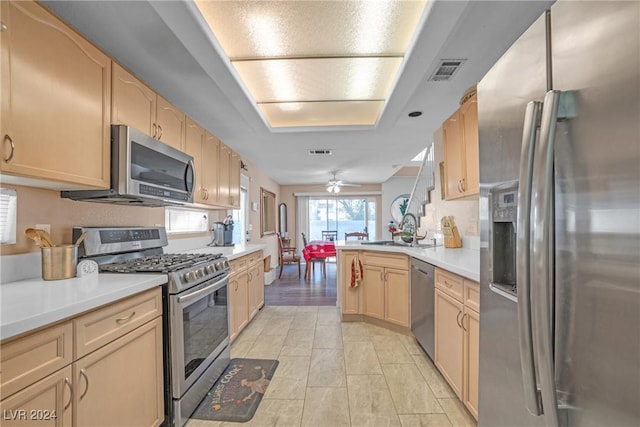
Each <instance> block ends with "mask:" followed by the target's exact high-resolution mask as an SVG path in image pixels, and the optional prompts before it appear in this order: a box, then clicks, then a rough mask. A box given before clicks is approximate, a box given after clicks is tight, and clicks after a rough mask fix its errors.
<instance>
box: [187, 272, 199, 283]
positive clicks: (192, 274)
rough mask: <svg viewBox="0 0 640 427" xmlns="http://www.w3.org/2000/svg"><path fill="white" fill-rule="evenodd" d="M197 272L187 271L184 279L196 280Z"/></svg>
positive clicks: (188, 280)
mask: <svg viewBox="0 0 640 427" xmlns="http://www.w3.org/2000/svg"><path fill="white" fill-rule="evenodd" d="M196 279H197V277H196V273H195V272H194V271H190V272H188V273H185V275H184V281H185V282H193V281H194V280H196Z"/></svg>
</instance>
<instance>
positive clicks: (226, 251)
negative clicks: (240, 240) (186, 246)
mask: <svg viewBox="0 0 640 427" xmlns="http://www.w3.org/2000/svg"><path fill="white" fill-rule="evenodd" d="M266 247H267V246H266V245H263V244H244V245H234V246H204V247H202V248H197V249H190V250H188V251H184V253H186V254H222V255H224V256H226V257H227V259H229V261H231V260H232V259H236V258H240V257H241V256H244V255H249V254H250V253H253V252H257V251H259V250H263V249H265V248H266Z"/></svg>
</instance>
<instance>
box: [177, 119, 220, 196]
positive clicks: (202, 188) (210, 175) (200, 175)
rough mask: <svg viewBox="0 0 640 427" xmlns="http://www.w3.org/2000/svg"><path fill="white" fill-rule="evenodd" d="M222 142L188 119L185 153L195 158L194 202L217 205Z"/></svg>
mask: <svg viewBox="0 0 640 427" xmlns="http://www.w3.org/2000/svg"><path fill="white" fill-rule="evenodd" d="M219 145H220V141H218V139H217V138H216V137H215V136H213V135H211V134H210V133H209V132H206V131H205V130H204V129H203V128H202V127H201V126H200V125H198V124H197V123H196V122H194V121H193V120H192V119H191V118H189V117H187V131H186V137H185V151H186V152H187V153H188V154H190V155H192V156H193V163H194V166H195V170H196V182H195V187H194V188H195V192H194V201H195V202H196V203H203V204H206V205H215V204H216V203H217V194H218V176H217V174H216V170H217V168H218V149H219Z"/></svg>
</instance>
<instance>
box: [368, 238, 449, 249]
mask: <svg viewBox="0 0 640 427" xmlns="http://www.w3.org/2000/svg"><path fill="white" fill-rule="evenodd" d="M362 244H363V245H373V246H400V247H405V248H410V247H412V246H411V244H410V243H404V242H396V241H395V240H371V241H368V242H362ZM435 246H437V245H434V244H433V243H418V244H417V245H415V246H413V247H414V248H433V247H435Z"/></svg>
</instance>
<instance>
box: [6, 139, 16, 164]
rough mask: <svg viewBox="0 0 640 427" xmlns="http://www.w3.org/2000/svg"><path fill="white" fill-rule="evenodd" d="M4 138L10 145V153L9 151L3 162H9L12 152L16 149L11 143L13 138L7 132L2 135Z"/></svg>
mask: <svg viewBox="0 0 640 427" xmlns="http://www.w3.org/2000/svg"><path fill="white" fill-rule="evenodd" d="M4 140H5V142H6V141H9V144H10V145H11V153H9V157H7V158H6V159H4V161H5V162H7V163H9V162H10V161H11V160H12V159H13V153H14V152H15V151H16V146H15V145H14V144H13V139H11V137H10V136H9V134H6V135H5V136H4Z"/></svg>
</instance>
